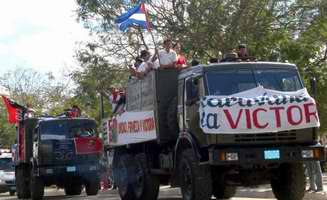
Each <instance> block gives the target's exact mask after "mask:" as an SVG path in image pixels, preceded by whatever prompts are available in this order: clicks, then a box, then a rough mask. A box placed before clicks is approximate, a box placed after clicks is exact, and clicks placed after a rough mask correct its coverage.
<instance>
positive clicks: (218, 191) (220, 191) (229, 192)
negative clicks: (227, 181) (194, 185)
mask: <svg viewBox="0 0 327 200" xmlns="http://www.w3.org/2000/svg"><path fill="white" fill-rule="evenodd" d="M212 189H213V191H212V192H213V195H214V196H215V197H216V199H230V198H232V197H233V196H235V193H236V187H235V186H226V185H216V184H214V185H213V188H212Z"/></svg>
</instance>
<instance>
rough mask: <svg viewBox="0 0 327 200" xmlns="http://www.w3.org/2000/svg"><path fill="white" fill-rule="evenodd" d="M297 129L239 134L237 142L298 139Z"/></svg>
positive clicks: (236, 138)
mask: <svg viewBox="0 0 327 200" xmlns="http://www.w3.org/2000/svg"><path fill="white" fill-rule="evenodd" d="M296 139H297V134H296V130H291V131H283V132H277V133H260V134H237V135H235V138H234V140H235V142H237V143H254V142H283V141H296Z"/></svg>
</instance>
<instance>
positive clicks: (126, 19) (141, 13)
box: [115, 3, 150, 32]
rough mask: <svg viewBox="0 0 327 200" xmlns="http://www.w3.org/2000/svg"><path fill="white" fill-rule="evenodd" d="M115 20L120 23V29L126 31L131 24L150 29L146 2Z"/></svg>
mask: <svg viewBox="0 0 327 200" xmlns="http://www.w3.org/2000/svg"><path fill="white" fill-rule="evenodd" d="M115 22H116V24H118V25H119V30H121V31H124V32H126V31H127V30H128V28H129V27H130V26H138V27H141V28H143V29H147V30H150V24H149V22H148V19H147V13H146V10H145V6H144V3H140V4H138V5H137V6H136V7H133V8H131V9H129V10H128V11H127V12H126V13H124V14H122V15H121V16H119V17H118V18H117V19H116V21H115Z"/></svg>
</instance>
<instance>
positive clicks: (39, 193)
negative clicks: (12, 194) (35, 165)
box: [30, 170, 44, 200]
mask: <svg viewBox="0 0 327 200" xmlns="http://www.w3.org/2000/svg"><path fill="white" fill-rule="evenodd" d="M33 171H34V170H31V183H30V187H31V199H32V200H41V199H43V196H44V182H43V180H42V179H41V178H40V177H38V176H35V175H34V172H33Z"/></svg>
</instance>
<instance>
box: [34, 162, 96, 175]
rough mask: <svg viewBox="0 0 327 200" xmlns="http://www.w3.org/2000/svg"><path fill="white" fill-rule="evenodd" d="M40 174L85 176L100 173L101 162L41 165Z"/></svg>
mask: <svg viewBox="0 0 327 200" xmlns="http://www.w3.org/2000/svg"><path fill="white" fill-rule="evenodd" d="M38 169H39V173H38V174H39V176H48V177H50V176H83V177H84V176H85V177H88V176H89V175H94V174H98V173H99V171H100V165H99V164H78V165H64V166H40V167H39V168H38Z"/></svg>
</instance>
